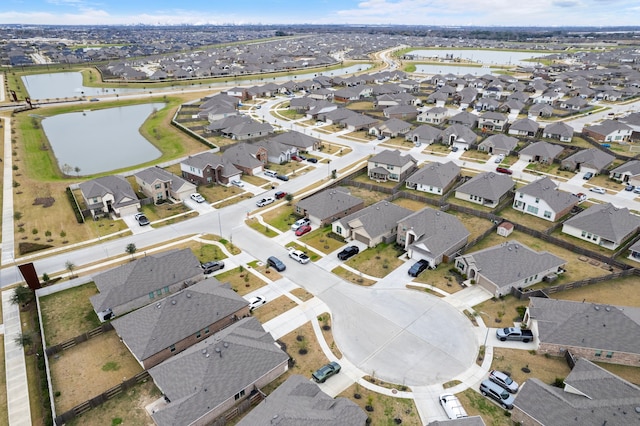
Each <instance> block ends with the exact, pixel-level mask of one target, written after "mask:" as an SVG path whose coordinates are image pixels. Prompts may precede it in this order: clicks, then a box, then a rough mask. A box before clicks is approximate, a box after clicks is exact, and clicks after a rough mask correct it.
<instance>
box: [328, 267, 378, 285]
mask: <svg viewBox="0 0 640 426" xmlns="http://www.w3.org/2000/svg"><path fill="white" fill-rule="evenodd" d="M331 272H333V273H334V274H336V275H337V276H339V277H340V278H342V279H344V280H347V281H349V282H351V283H354V284H358V285H361V286H365V287H368V286H370V285H374V284H375V283H376V282H377V281H374V280H370V279H369V278H364V277H361V276H360V275H358V274H354V273H353V272H351V271H349V270H347V269H344V268H343V267H342V266H338V267H336V268H334V269H333V270H332V271H331Z"/></svg>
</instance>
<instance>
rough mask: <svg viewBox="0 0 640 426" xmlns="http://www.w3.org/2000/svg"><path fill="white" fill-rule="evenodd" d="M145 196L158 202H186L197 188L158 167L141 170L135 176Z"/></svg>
mask: <svg viewBox="0 0 640 426" xmlns="http://www.w3.org/2000/svg"><path fill="white" fill-rule="evenodd" d="M134 176H135V179H136V183H137V184H138V185H140V190H141V191H142V193H143V194H144V195H146V196H147V197H149V198H151V199H153V201H154V202H158V201H171V200H177V201H184V200H185V199H187V198H189V196H190V195H191V194H193V193H195V192H196V186H195V185H194V184H193V183H191V182H187V181H186V180H184V179H182V178H181V177H178V176H176V175H174V174H173V173H169V172H168V171H166V170H165V169H163V168H160V167H158V166H155V167H149V168H148V169H144V170H141V171H139V172H137V173H136V174H135V175H134Z"/></svg>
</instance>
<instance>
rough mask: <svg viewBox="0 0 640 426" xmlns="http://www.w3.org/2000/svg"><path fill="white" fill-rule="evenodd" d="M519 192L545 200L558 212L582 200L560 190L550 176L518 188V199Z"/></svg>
mask: <svg viewBox="0 0 640 426" xmlns="http://www.w3.org/2000/svg"><path fill="white" fill-rule="evenodd" d="M519 192H521V193H523V194H526V195H529V196H531V197H536V198H539V199H541V200H544V201H545V202H546V203H547V204H548V205H549V207H551V208H552V209H553V211H554V212H556V213H557V212H561V211H563V210H564V209H566V208H567V207H570V206H574V205H576V204H578V201H580V200H579V199H578V197H576V196H575V195H573V194H571V193H569V192H565V191H560V190H558V185H557V184H556V183H555V182H554V181H552V180H551V178H549V177H548V176H545V177H543V178H541V179H538V180H535V181H533V182H531V183H529V184H527V185H525V186H523V187H522V188H519V189H518V190H516V200H517V199H518V195H517V193H519Z"/></svg>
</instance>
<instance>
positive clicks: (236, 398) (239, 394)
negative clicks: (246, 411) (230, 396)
mask: <svg viewBox="0 0 640 426" xmlns="http://www.w3.org/2000/svg"><path fill="white" fill-rule="evenodd" d="M243 396H244V389H243V390H241V391H240V392H238V393H237V394H236V395H235V396H234V398H235V400H236V401H237V400H239V399H240V398H242V397H243Z"/></svg>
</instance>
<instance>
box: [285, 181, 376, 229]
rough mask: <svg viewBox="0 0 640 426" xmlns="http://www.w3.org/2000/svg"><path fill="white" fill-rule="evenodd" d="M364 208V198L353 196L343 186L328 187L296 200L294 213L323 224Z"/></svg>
mask: <svg viewBox="0 0 640 426" xmlns="http://www.w3.org/2000/svg"><path fill="white" fill-rule="evenodd" d="M363 208H364V200H362V199H360V198H358V197H354V196H353V195H351V194H350V193H349V191H348V190H347V189H345V188H341V187H337V188H329V189H325V190H324V191H321V192H318V193H316V194H313V195H311V196H309V197H306V198H303V199H302V200H300V201H298V202H297V203H296V206H295V211H296V214H298V215H300V216H304V217H307V218H309V220H311V223H312V224H314V225H318V226H325V225H328V224H330V223H332V222H335V221H336V220H339V219H341V218H343V217H345V216H349V215H350V214H352V213H355V212H357V211H358V210H361V209H363Z"/></svg>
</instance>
